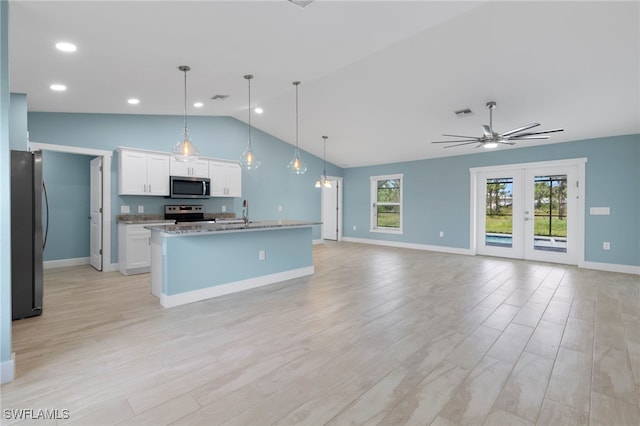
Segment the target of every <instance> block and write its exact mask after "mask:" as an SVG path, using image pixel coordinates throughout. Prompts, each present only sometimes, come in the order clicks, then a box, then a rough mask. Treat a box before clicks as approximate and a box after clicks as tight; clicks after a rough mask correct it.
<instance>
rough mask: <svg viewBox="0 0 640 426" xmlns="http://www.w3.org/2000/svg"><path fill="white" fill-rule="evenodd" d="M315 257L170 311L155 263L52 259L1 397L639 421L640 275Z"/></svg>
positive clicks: (502, 263)
mask: <svg viewBox="0 0 640 426" xmlns="http://www.w3.org/2000/svg"><path fill="white" fill-rule="evenodd" d="M314 264H315V270H316V273H315V274H314V275H313V276H311V277H305V278H302V279H296V280H292V281H288V282H284V283H278V284H274V285H271V286H267V287H262V288H259V289H254V290H250V291H246V292H243V293H236V294H233V295H228V296H224V297H220V298H217V299H212V300H208V301H203V302H199V303H194V304H190V305H185V306H180V307H176V308H171V309H163V308H161V307H160V306H159V303H158V300H157V299H156V298H155V297H153V296H152V295H151V294H150V277H149V275H148V274H145V275H138V276H131V277H124V276H122V275H120V274H119V273H117V272H114V273H99V272H95V271H93V270H92V269H91V268H90V267H88V266H87V267H73V268H64V269H57V270H48V271H46V274H45V305H44V315H43V316H42V317H38V318H31V319H25V320H20V321H16V322H14V324H13V333H14V334H13V342H14V346H13V349H14V351H15V352H16V354H17V355H16V356H17V358H16V363H17V378H16V379H15V381H14V382H12V383H10V384H8V385H4V386H2V408H3V409H7V408H11V409H15V408H31V409H45V408H48V409H51V408H56V409H59V410H63V409H66V410H69V414H70V419H69V420H68V421H62V420H59V421H58V424H66V423H68V422H70V423H71V424H80V425H98V424H123V425H124V424H149V425H164V424H177V425H191V424H206V425H218V424H225V425H270V424H282V425H291V424H301V425H323V424H330V425H345V424H367V425H373V424H382V425H391V424H407V425H419V424H420V425H423V424H434V425H531V424H539V425H563V424H575V425H588V424H589V425H638V424H639V423H640V408H639V404H640V279H639V278H638V276H635V275H626V274H615V273H606V272H596V271H590V270H584V269H578V268H575V267H569V266H563V265H553V264H544V263H534V262H526V261H513V260H506V259H498V258H488V257H480V256H478V257H470V256H460V255H450V254H442V253H434V252H426V251H417V250H408V249H399V248H391V247H378V246H369V245H363V244H352V243H327V244H324V245H318V246H315V247H314ZM211 273H212V274H215V271H211ZM2 422H3V424H11V423H12V420H7V419H3V421H2ZM34 423H37V424H39V425H41V424H47V422H43V421H37V422H34ZM49 424H54V422H51V423H49Z"/></svg>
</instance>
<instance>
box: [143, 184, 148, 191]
mask: <svg viewBox="0 0 640 426" xmlns="http://www.w3.org/2000/svg"><path fill="white" fill-rule="evenodd" d="M142 192H147V184H146V183H145V184H144V189H143V190H142Z"/></svg>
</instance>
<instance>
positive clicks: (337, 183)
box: [321, 177, 342, 241]
mask: <svg viewBox="0 0 640 426" xmlns="http://www.w3.org/2000/svg"><path fill="white" fill-rule="evenodd" d="M327 179H328V180H329V181H330V182H331V188H325V187H322V189H321V191H322V203H321V204H322V214H321V217H322V219H321V220H322V238H323V239H325V240H333V241H338V240H340V239H341V235H342V179H341V178H333V177H327Z"/></svg>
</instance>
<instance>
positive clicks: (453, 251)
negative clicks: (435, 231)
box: [342, 237, 473, 256]
mask: <svg viewBox="0 0 640 426" xmlns="http://www.w3.org/2000/svg"><path fill="white" fill-rule="evenodd" d="M342 241H346V242H350V243H361V244H374V245H378V246H389V247H400V248H408V249H415V250H428V251H437V252H441V253H451V254H464V255H467V256H469V255H472V254H473V253H472V251H471V250H469V249H462V248H456V247H446V246H432V245H428V244H416V243H402V242H398V241H385V240H373V239H369V238H352V237H342Z"/></svg>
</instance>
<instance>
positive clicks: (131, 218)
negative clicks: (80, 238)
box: [116, 213, 236, 225]
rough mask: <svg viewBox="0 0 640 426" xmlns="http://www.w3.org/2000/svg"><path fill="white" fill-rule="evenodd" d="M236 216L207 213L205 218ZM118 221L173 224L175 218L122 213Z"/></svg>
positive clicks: (132, 223) (231, 217) (118, 216)
mask: <svg viewBox="0 0 640 426" xmlns="http://www.w3.org/2000/svg"><path fill="white" fill-rule="evenodd" d="M235 217H236V214H235V213H205V214H204V220H215V219H233V218H235ZM116 220H117V222H118V223H124V224H126V225H135V224H145V223H167V224H173V223H175V220H167V219H165V218H164V215H161V214H120V215H117V216H116Z"/></svg>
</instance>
